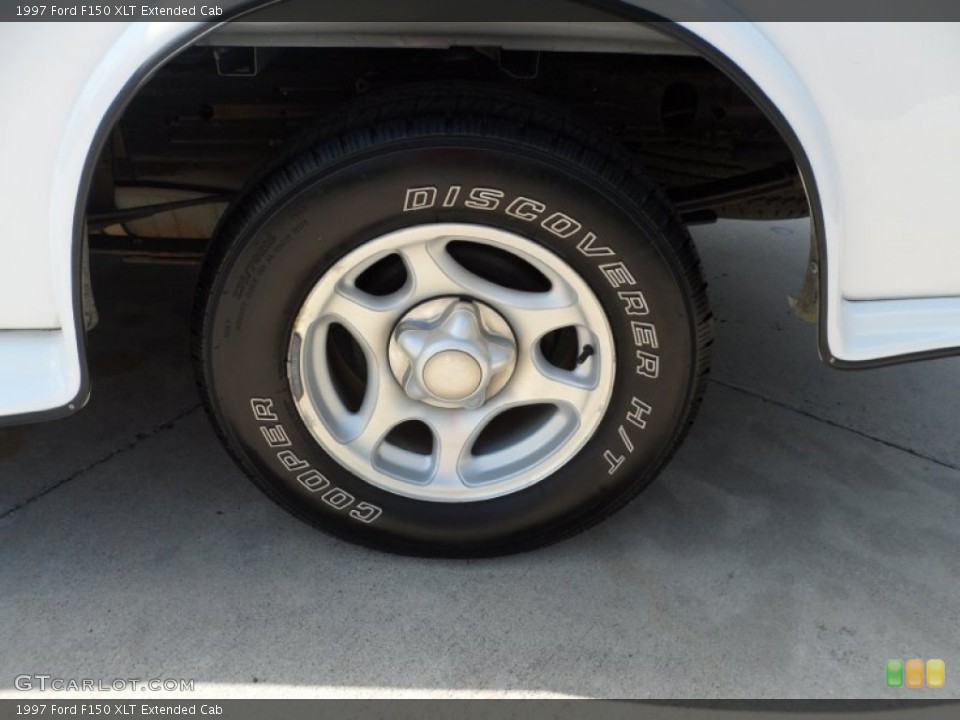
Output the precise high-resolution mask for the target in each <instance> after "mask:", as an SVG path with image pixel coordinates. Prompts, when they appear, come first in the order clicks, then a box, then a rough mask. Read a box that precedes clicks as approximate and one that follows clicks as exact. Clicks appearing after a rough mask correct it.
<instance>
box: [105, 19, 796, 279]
mask: <svg viewBox="0 0 960 720" xmlns="http://www.w3.org/2000/svg"><path fill="white" fill-rule="evenodd" d="M624 25H629V24H626V23H624ZM226 29H227V30H229V26H226ZM650 32H652V31H648V35H647V37H650V35H649V33H650ZM654 35H656V33H654ZM298 37H301V36H292V37H291V38H289V39H288V40H287V41H285V42H287V43H289V44H280V45H278V44H277V40H276V38H275V37H274V38H272V39H271V40H270V42H271V43H273V44H266V42H265V41H258V40H257V39H256V36H255V35H253V34H251V32H250V30H249V29H246V30H245V32H244V33H243V34H240V35H233V36H231V35H230V33H229V32H224V33H221V34H220V35H219V36H217V35H214V36H212V38H211V39H208V40H205V41H204V42H205V44H201V45H195V46H193V47H190V48H188V49H186V50H185V51H183V52H182V53H180V54H179V55H178V56H177V57H176V58H175V59H173V60H172V61H170V62H169V63H168V64H167V65H165V66H164V67H163V68H161V69H160V70H159V71H158V72H157V73H156V74H155V75H154V76H153V78H152V79H151V80H150V81H149V82H148V83H146V84H145V85H144V86H143V87H142V88H140V90H139V91H138V92H137V93H136V95H135V96H134V97H133V98H132V99H131V100H130V102H129V104H128V105H127V107H126V110H125V112H124V113H123V115H122V116H121V117H120V119H119V121H118V122H117V123H116V124H115V126H114V128H113V130H112V132H111V134H110V138H109V141H108V142H107V143H106V146H105V148H104V150H103V152H102V153H101V155H100V157H99V159H98V161H97V163H96V172H95V174H94V180H93V183H92V185H91V192H90V195H89V202H88V206H87V219H88V228H89V230H90V233H91V249H92V250H93V251H94V252H110V253H119V254H138V255H144V254H149V255H153V256H155V257H159V258H162V257H176V258H177V259H180V260H182V259H185V258H198V257H200V256H201V255H202V254H203V252H204V247H205V241H206V240H208V239H209V237H210V234H211V233H212V231H213V228H214V227H215V226H216V222H217V219H218V217H219V215H220V214H221V213H222V212H223V210H224V209H225V208H226V206H227V204H228V202H229V200H230V198H231V196H232V194H233V193H235V192H236V191H237V190H238V189H239V188H240V187H242V186H243V185H244V183H245V182H246V181H247V180H248V178H250V177H251V175H252V174H253V173H254V172H255V171H256V169H257V168H258V167H260V166H261V165H262V164H263V163H264V162H265V161H266V160H268V159H269V158H270V157H271V156H272V155H274V154H275V153H276V152H277V150H278V149H279V148H280V147H282V146H284V145H285V144H286V143H288V142H289V141H290V140H291V139H292V138H295V137H296V136H297V135H298V134H300V133H302V132H303V131H304V130H305V129H307V128H309V127H310V126H312V125H314V124H316V123H317V122H318V121H321V120H322V119H323V118H324V117H325V116H326V115H328V114H329V113H330V112H331V111H332V110H334V109H335V108H336V107H337V106H339V105H340V104H342V103H344V102H346V101H348V100H350V99H352V98H354V97H356V96H359V95H363V94H366V93H369V92H373V91H377V90H380V89H385V88H390V87H394V86H399V85H404V84H409V83H414V82H425V81H450V80H456V81H475V82H482V83H485V84H494V85H501V86H504V87H510V88H513V89H520V90H523V91H525V92H528V93H532V94H535V95H538V96H541V97H543V98H545V99H548V100H551V101H552V102H554V103H559V104H562V105H564V106H566V107H568V108H570V109H573V110H574V111H575V112H577V113H578V114H579V115H581V116H582V117H584V118H585V119H587V120H588V121H590V122H591V123H592V124H593V125H595V126H597V127H598V128H599V129H601V130H602V131H604V132H606V133H607V134H609V135H612V136H614V137H616V138H618V139H619V140H620V141H621V142H622V143H623V144H624V145H625V146H626V147H627V148H628V149H630V150H631V151H632V152H633V153H634V155H635V156H636V158H637V161H638V162H639V163H640V164H642V165H643V166H645V168H646V169H647V171H648V172H649V174H650V175H651V176H652V177H653V179H654V180H655V181H656V182H657V183H658V184H660V185H661V186H662V187H663V188H664V189H666V190H667V192H668V195H669V196H670V198H671V200H672V201H673V202H674V204H675V206H676V207H677V209H678V211H679V212H680V213H681V216H682V217H683V218H684V219H685V220H686V221H687V222H689V223H699V222H709V221H712V220H715V219H717V218H718V217H733V218H746V219H750V218H755V219H761V218H763V219H766V218H785V217H800V216H804V215H806V214H808V211H809V209H808V204H807V199H806V195H805V193H804V188H803V185H802V183H801V180H800V177H799V175H798V173H797V169H796V164H795V163H794V161H793V157H792V153H791V149H790V147H789V146H788V144H787V142H786V141H785V140H784V138H783V136H782V135H781V133H780V132H779V131H778V129H777V128H776V127H775V126H774V125H773V124H772V123H771V121H770V120H769V119H768V117H767V116H766V114H765V113H764V111H763V110H762V109H761V108H759V107H758V106H757V104H756V103H754V102H753V100H751V98H750V97H749V96H748V95H747V94H746V93H745V92H744V91H743V90H741V89H740V87H738V85H737V83H735V82H734V81H733V80H731V79H730V78H729V77H728V76H727V75H726V74H725V73H724V72H722V71H721V70H720V69H718V68H717V67H715V66H714V65H713V64H711V62H709V61H708V60H707V59H705V58H704V57H701V56H699V55H697V54H691V50H690V48H689V47H687V46H685V45H684V44H683V43H682V42H677V41H674V44H673V45H671V44H670V43H664V42H660V43H659V44H658V43H656V42H649V43H648V48H647V49H648V50H649V52H640V53H626V52H600V51H599V49H601V48H603V47H604V45H603V44H602V43H595V44H594V45H590V44H589V43H587V44H586V46H587V47H588V49H587V50H578V51H571V50H569V49H568V47H567V46H565V45H564V44H562V43H557V42H551V41H547V40H544V39H540V40H537V39H533V40H530V41H528V45H526V46H523V47H521V48H517V47H516V43H505V44H503V45H493V44H484V45H476V44H460V42H459V41H458V38H454V37H451V38H447V39H446V40H444V39H443V38H434V41H433V43H432V44H433V46H431V47H415V48H411V47H395V46H377V45H374V44H367V45H357V46H352V47H343V46H341V47H326V46H305V45H300V44H298V42H300V41H298V39H297V38H298ZM241 42H242V43H244V44H236V43H241ZM360 42H362V40H360ZM371 42H376V41H371ZM473 42H477V39H476V38H474V39H473ZM486 42H492V41H490V40H487V41H486ZM385 44H386V45H395V44H396V43H391V42H387V43H385ZM539 46H543V47H548V48H551V49H544V50H541V49H538V47H539ZM583 46H584V43H580V44H579V45H577V47H583Z"/></svg>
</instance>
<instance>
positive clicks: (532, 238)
mask: <svg viewBox="0 0 960 720" xmlns="http://www.w3.org/2000/svg"><path fill="white" fill-rule="evenodd" d="M537 313H540V314H537ZM550 313H552V314H550ZM564 323H568V324H566V325H565V324H564ZM557 328H563V329H557ZM548 331H549V332H548ZM538 333H540V334H539V335H538ZM544 333H545V334H544ZM194 341H195V342H194V357H195V362H196V369H197V376H198V382H199V385H200V388H201V393H202V395H203V397H204V400H205V403H206V406H207V409H208V412H209V414H210V416H211V418H212V420H213V423H214V425H215V427H216V429H217V431H218V433H219V435H220V437H221V439H222V440H223V442H224V444H225V446H226V447H227V449H228V450H229V451H230V453H231V454H232V455H233V457H234V458H235V459H236V461H237V462H238V464H239V465H240V466H241V467H242V468H244V470H245V471H246V472H247V473H248V474H249V475H250V477H251V478H252V479H253V481H254V482H255V483H256V484H257V485H258V486H259V487H260V488H261V489H262V490H263V491H264V492H265V493H266V494H267V495H269V496H270V497H271V498H273V499H274V500H275V501H276V502H277V503H279V504H280V505H281V506H282V507H284V508H286V509H287V510H289V511H290V512H291V513H293V514H294V515H296V516H297V517H299V518H301V519H303V520H305V521H307V522H309V523H311V524H313V525H315V526H317V527H319V528H321V529H322V530H325V531H327V532H329V533H331V534H333V535H336V536H338V537H341V538H344V539H347V540H350V541H353V542H356V543H359V544H362V545H366V546H370V547H374V548H377V549H380V550H385V551H389V552H396V553H402V554H409V555H418V556H443V557H478V556H495V555H501V554H507V553H513V552H519V551H524V550H529V549H532V548H535V547H538V546H541V545H545V544H547V543H551V542H554V541H557V540H560V539H563V538H566V537H569V536H571V535H574V534H575V533H578V532H580V531H581V530H583V529H585V528H587V527H589V526H591V525H593V524H595V523H597V522H599V521H600V520H601V519H603V518H605V517H606V516H608V515H610V514H611V513H613V512H614V511H616V510H617V509H619V508H620V507H622V506H623V505H624V504H625V503H626V502H627V501H629V500H630V499H631V498H633V497H634V496H636V495H637V494H638V493H639V492H640V491H641V490H642V489H643V488H644V487H645V486H646V485H648V484H649V483H650V482H651V481H652V479H653V478H654V477H655V476H656V474H657V473H658V472H659V470H660V469H661V468H662V466H663V465H664V464H665V463H666V461H667V460H668V459H669V457H670V456H671V454H672V453H673V452H674V451H675V449H676V448H677V446H678V445H679V443H680V442H681V440H682V438H683V436H684V434H685V433H686V431H687V429H688V427H689V426H690V423H691V422H692V420H693V416H694V413H695V411H696V408H697V406H698V405H699V402H700V397H701V394H702V392H703V387H704V380H705V375H706V372H707V367H708V350H709V344H710V315H709V311H708V307H707V300H706V286H705V283H704V281H703V278H702V277H701V274H700V268H699V262H698V259H697V256H696V252H695V250H694V248H693V245H692V242H691V240H690V237H689V235H688V233H687V232H686V229H685V228H684V227H683V226H682V225H681V224H680V223H679V222H678V221H677V219H676V218H675V216H674V214H673V213H672V211H671V210H670V208H669V206H668V205H667V202H666V200H665V199H664V197H663V196H662V194H661V193H660V192H659V191H657V190H656V189H655V188H654V186H653V185H652V184H651V183H650V182H649V181H648V180H647V179H646V177H645V176H644V174H643V173H642V171H641V170H640V169H639V168H637V167H636V165H635V163H634V161H633V160H632V158H631V157H630V156H629V155H628V154H627V152H626V151H625V150H624V149H623V148H622V147H621V146H619V145H618V144H617V143H616V142H615V141H612V140H608V139H607V138H605V137H603V136H602V135H599V134H598V133H597V132H596V131H594V130H593V129H591V128H590V127H589V126H587V125H586V124H584V123H582V122H580V121H578V120H575V119H571V118H570V117H569V116H568V115H566V113H565V112H564V111H562V110H560V109H558V108H556V107H553V106H551V105H546V104H544V103H542V102H540V101H539V100H537V99H531V98H529V97H527V96H524V95H518V94H514V93H512V92H511V93H504V92H501V91H499V90H490V89H486V88H469V87H468V88H465V87H456V86H434V87H414V88H410V89H406V90H401V91H395V92H392V93H387V94H384V95H382V96H381V97H368V98H364V99H363V100H361V101H359V102H357V103H354V104H353V105H350V106H347V107H346V108H345V109H344V110H343V111H342V112H341V113H339V114H337V115H336V116H335V117H333V118H332V119H331V120H330V121H328V122H327V124H326V126H325V127H322V128H320V129H319V130H317V131H316V132H314V133H313V134H311V135H309V136H306V137H304V138H303V139H301V141H300V142H298V143H297V144H296V145H295V146H293V148H292V149H291V150H290V151H288V152H286V153H285V154H284V155H282V156H281V157H278V158H277V159H276V160H275V161H274V162H272V163H271V164H270V166H269V167H268V168H267V169H266V170H265V171H264V172H262V173H261V174H260V175H259V176H258V177H257V178H256V180H255V181H253V182H252V183H251V185H250V186H249V187H248V189H247V190H246V191H245V192H244V193H242V194H241V196H240V198H239V199H238V200H237V201H236V202H235V204H234V206H233V207H232V208H231V210H230V211H229V213H228V214H227V216H226V217H225V218H224V219H223V220H222V222H221V225H220V227H219V229H218V231H217V233H216V237H215V240H214V242H213V244H212V247H211V250H210V252H209V253H208V257H207V258H206V260H205V264H204V269H203V272H202V273H201V280H200V286H199V292H198V296H197V303H196V312H195V318H194ZM478 368H479V369H478ZM481 418H482V419H481Z"/></svg>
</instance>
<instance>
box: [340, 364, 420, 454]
mask: <svg viewBox="0 0 960 720" xmlns="http://www.w3.org/2000/svg"><path fill="white" fill-rule="evenodd" d="M382 367H383V366H382V363H381V364H379V365H377V366H376V368H374V369H373V371H372V372H371V373H370V375H369V378H370V381H371V382H372V383H374V385H373V387H370V386H368V388H367V396H366V397H365V398H364V400H363V404H362V405H361V407H360V410H359V411H358V412H357V413H356V414H355V415H354V417H353V418H352V420H353V422H352V423H351V430H352V433H351V437H349V438H347V439H345V444H347V445H350V446H351V447H353V448H354V449H355V450H357V451H360V452H363V453H365V454H367V455H369V456H372V455H373V453H374V451H375V450H376V448H377V445H378V444H379V443H380V441H381V440H383V438H384V437H385V436H386V435H387V433H389V432H390V430H392V429H393V428H394V427H396V426H397V425H399V424H400V423H402V422H404V421H406V420H414V419H418V416H419V415H420V414H421V411H420V408H421V407H422V405H420V404H419V403H416V402H414V401H412V400H410V398H408V397H407V395H406V394H405V393H404V392H403V390H402V389H401V388H400V386H399V385H398V384H397V383H396V381H395V380H394V379H393V378H392V377H390V376H389V375H388V374H387V373H386V372H384V371H383V369H382Z"/></svg>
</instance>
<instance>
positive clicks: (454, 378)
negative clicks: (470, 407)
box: [423, 350, 483, 401]
mask: <svg viewBox="0 0 960 720" xmlns="http://www.w3.org/2000/svg"><path fill="white" fill-rule="evenodd" d="M482 379H483V368H481V367H480V363H478V362H477V361H476V360H474V358H473V356H472V355H470V354H468V353H465V352H463V351H461V350H442V351H440V352H438V353H437V354H436V355H434V356H432V357H431V358H430V359H429V360H427V362H426V363H424V366H423V384H424V386H425V387H426V388H427V390H429V391H430V392H431V393H433V394H434V395H435V396H436V397H438V398H443V399H444V400H450V401H456V400H465V399H467V398H468V397H470V396H471V395H473V394H474V393H475V392H476V391H477V388H479V387H480V381H481V380H482Z"/></svg>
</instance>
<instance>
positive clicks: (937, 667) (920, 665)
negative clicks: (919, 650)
mask: <svg viewBox="0 0 960 720" xmlns="http://www.w3.org/2000/svg"><path fill="white" fill-rule="evenodd" d="M924 675H926V684H927V687H930V688H942V687H943V686H944V684H945V682H946V678H947V666H946V664H945V663H944V662H943V660H927V662H926V673H924V662H923V660H918V659H915V658H914V659H911V660H907V661H906V662H904V661H903V660H887V665H886V679H887V687H902V686H903V685H906V686H907V687H908V688H922V687H923V684H924Z"/></svg>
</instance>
